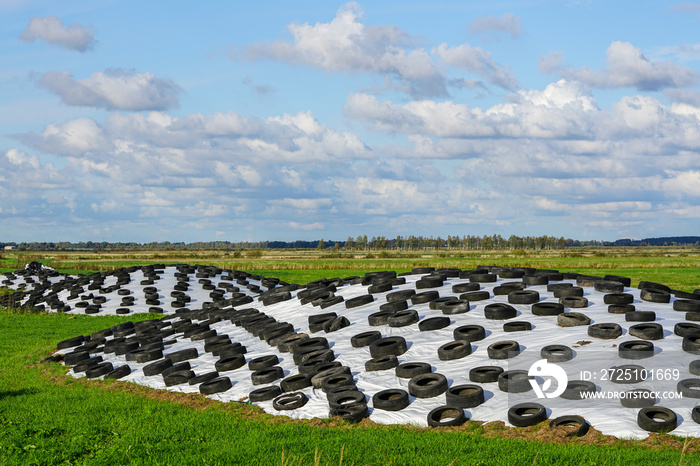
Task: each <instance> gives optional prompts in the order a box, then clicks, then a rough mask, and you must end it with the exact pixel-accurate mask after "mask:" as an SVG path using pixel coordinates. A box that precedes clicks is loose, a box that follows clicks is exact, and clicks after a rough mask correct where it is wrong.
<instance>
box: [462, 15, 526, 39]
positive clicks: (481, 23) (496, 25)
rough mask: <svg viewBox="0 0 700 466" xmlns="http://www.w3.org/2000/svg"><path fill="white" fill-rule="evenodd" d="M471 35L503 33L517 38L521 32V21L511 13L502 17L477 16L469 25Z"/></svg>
mask: <svg viewBox="0 0 700 466" xmlns="http://www.w3.org/2000/svg"><path fill="white" fill-rule="evenodd" d="M469 32H471V33H472V34H490V33H493V32H496V33H499V32H504V33H506V34H508V35H510V36H511V37H513V38H515V37H518V36H519V35H520V34H522V32H523V25H522V21H521V20H520V18H519V17H517V16H515V15H514V14H512V13H506V14H504V15H503V16H479V17H477V18H476V19H475V20H474V21H472V22H471V23H469Z"/></svg>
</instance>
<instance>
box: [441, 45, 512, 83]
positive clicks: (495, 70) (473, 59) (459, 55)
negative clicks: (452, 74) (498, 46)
mask: <svg viewBox="0 0 700 466" xmlns="http://www.w3.org/2000/svg"><path fill="white" fill-rule="evenodd" d="M432 53H433V55H436V56H438V57H440V58H441V59H442V61H443V62H445V63H447V64H448V65H452V66H456V67H458V68H464V69H465V70H467V71H470V72H472V73H474V74H477V75H479V76H484V77H485V78H486V79H487V80H488V81H489V82H491V83H492V84H495V85H497V86H499V87H502V88H504V89H511V90H513V89H515V88H516V87H518V83H517V80H516V79H515V76H513V74H512V73H511V72H510V69H509V68H508V67H507V66H501V65H498V64H497V63H496V62H495V61H494V60H493V58H491V54H490V53H489V52H486V51H485V50H483V49H481V48H479V47H472V46H470V45H468V44H462V45H458V46H456V47H450V46H449V45H447V44H440V45H439V46H438V47H437V48H436V49H433V52H432Z"/></svg>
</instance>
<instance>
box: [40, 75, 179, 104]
mask: <svg viewBox="0 0 700 466" xmlns="http://www.w3.org/2000/svg"><path fill="white" fill-rule="evenodd" d="M39 84H40V85H42V86H44V87H46V88H47V89H48V90H50V91H51V92H53V93H54V94H56V95H58V96H59V97H60V98H61V101H62V102H63V103H65V104H66V105H74V106H84V107H97V108H104V109H107V110H128V111H142V110H166V109H170V108H175V107H178V106H179V104H180V94H181V93H182V88H180V86H178V85H177V84H175V83H174V82H173V81H171V80H169V79H165V78H159V77H156V76H154V75H153V74H152V73H136V72H134V71H126V70H122V69H119V68H112V69H107V70H105V71H104V72H102V71H98V72H97V73H94V74H92V76H90V77H89V78H85V79H77V80H76V79H74V78H73V76H72V75H71V74H70V73H68V72H66V71H49V72H48V73H45V74H44V75H43V76H42V77H41V79H40V80H39Z"/></svg>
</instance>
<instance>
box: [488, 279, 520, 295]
mask: <svg viewBox="0 0 700 466" xmlns="http://www.w3.org/2000/svg"><path fill="white" fill-rule="evenodd" d="M525 288H527V285H525V284H524V283H522V282H508V283H503V284H501V285H498V286H494V287H493V295H494V296H508V293H512V292H513V291H520V290H524V289H525Z"/></svg>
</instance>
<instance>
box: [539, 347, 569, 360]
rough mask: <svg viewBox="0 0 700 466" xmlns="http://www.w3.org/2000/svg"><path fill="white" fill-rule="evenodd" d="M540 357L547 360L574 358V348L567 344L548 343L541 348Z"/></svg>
mask: <svg viewBox="0 0 700 466" xmlns="http://www.w3.org/2000/svg"><path fill="white" fill-rule="evenodd" d="M540 357H541V358H543V359H546V360H547V362H565V361H571V360H572V359H574V350H572V349H571V348H569V347H568V346H565V345H547V346H545V347H544V348H542V350H540Z"/></svg>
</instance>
